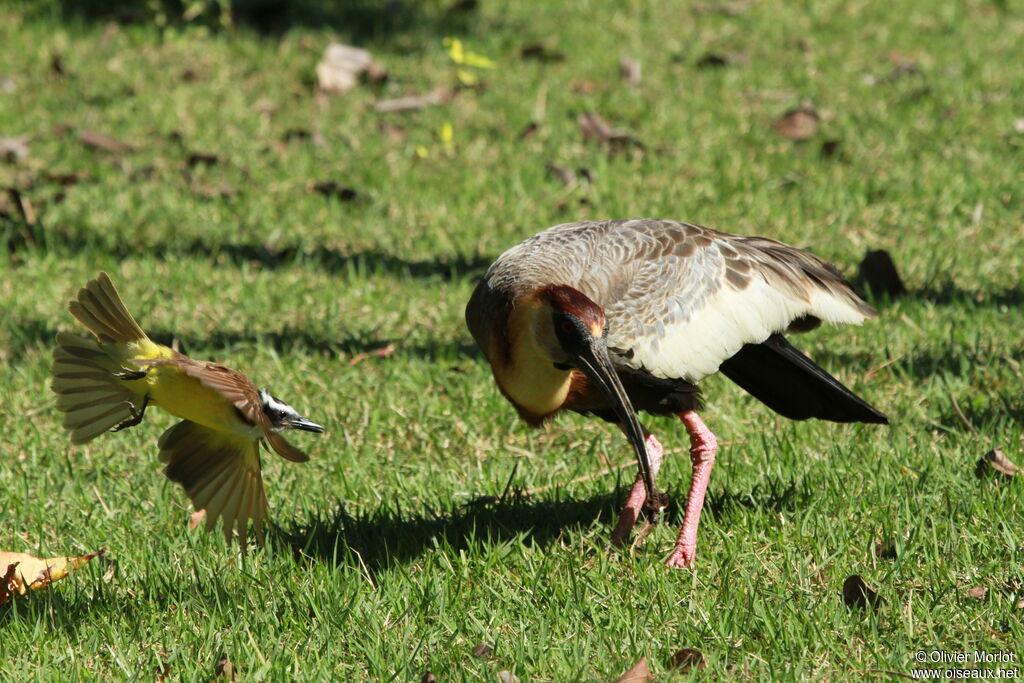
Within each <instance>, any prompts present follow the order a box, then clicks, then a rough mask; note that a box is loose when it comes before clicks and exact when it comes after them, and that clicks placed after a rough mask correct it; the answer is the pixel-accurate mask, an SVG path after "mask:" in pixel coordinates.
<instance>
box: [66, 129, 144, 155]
mask: <svg viewBox="0 0 1024 683" xmlns="http://www.w3.org/2000/svg"><path fill="white" fill-rule="evenodd" d="M78 139H79V140H80V141H81V142H82V144H83V145H85V146H86V147H88V148H89V149H98V150H100V151H103V152H110V153H111V154H126V153H128V152H134V151H135V147H134V146H132V145H129V144H128V143H127V142H122V141H121V140H118V139H117V138H114V137H111V136H110V135H107V134H106V133H97V132H96V131H92V130H83V131H80V132H79V133H78Z"/></svg>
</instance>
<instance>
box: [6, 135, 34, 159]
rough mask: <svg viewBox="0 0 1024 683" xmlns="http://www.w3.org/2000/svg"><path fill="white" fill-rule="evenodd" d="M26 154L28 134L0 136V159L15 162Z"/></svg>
mask: <svg viewBox="0 0 1024 683" xmlns="http://www.w3.org/2000/svg"><path fill="white" fill-rule="evenodd" d="M27 156H28V136H27V135H19V136H17V137H10V138H0V159H3V160H4V161H6V162H8V163H12V164H13V163H16V162H19V161H21V160H22V159H24V158H25V157H27Z"/></svg>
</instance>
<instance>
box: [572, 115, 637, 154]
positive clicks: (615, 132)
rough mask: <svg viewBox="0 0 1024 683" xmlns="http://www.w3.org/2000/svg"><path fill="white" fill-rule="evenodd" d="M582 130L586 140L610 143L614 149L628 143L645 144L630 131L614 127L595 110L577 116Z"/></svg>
mask: <svg viewBox="0 0 1024 683" xmlns="http://www.w3.org/2000/svg"><path fill="white" fill-rule="evenodd" d="M576 122H577V123H578V124H579V127H580V132H581V133H583V139H584V140H595V141H597V142H600V143H602V144H606V145H609V146H610V147H612V148H613V149H616V148H622V147H624V146H625V145H628V144H634V145H637V146H640V147H643V144H642V143H641V142H640V141H639V140H637V139H636V138H635V137H633V136H632V135H630V134H629V133H627V132H625V131H623V130H619V129H617V128H612V127H611V126H610V125H609V124H608V122H607V121H605V120H604V119H603V118H601V115H600V114H598V113H597V112H594V111H588V112H585V113H583V114H580V115H579V116H578V117H577V118H576Z"/></svg>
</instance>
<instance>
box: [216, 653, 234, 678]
mask: <svg viewBox="0 0 1024 683" xmlns="http://www.w3.org/2000/svg"><path fill="white" fill-rule="evenodd" d="M213 675H214V676H217V677H224V678H226V679H227V680H228V681H229V682H230V683H234V681H237V680H238V672H237V671H235V665H234V663H233V662H232V661H231V660H230V659H229V658H228V656H227V654H223V655H221V656H220V659H218V660H217V665H216V666H214V667H213Z"/></svg>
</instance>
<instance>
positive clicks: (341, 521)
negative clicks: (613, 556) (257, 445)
mask: <svg viewBox="0 0 1024 683" xmlns="http://www.w3.org/2000/svg"><path fill="white" fill-rule="evenodd" d="M812 495H813V492H812V491H811V489H810V488H809V486H808V484H807V483H806V480H800V481H795V480H794V481H788V482H783V481H781V480H774V479H771V480H768V481H766V482H764V483H762V484H759V485H758V486H755V487H754V488H753V489H752V490H747V491H739V490H728V489H727V490H725V491H718V492H712V493H710V494H709V496H708V499H707V501H706V502H705V505H704V516H703V519H705V520H707V519H714V520H716V521H718V522H724V521H727V520H728V519H729V518H730V517H731V516H733V515H734V514H736V513H737V512H738V511H742V510H744V509H747V510H770V511H773V512H782V511H787V510H791V509H795V508H797V507H800V506H802V505H804V504H806V502H807V501H808V499H809V498H810V497H811V496H812ZM624 498H625V491H624V490H619V491H616V492H615V493H609V494H601V495H596V496H592V497H590V498H584V499H577V500H564V499H554V500H551V499H539V498H536V497H531V496H528V495H522V494H518V493H512V494H509V495H507V496H504V497H502V498H498V499H494V500H488V501H487V502H485V503H480V504H467V505H463V506H460V507H458V508H456V509H453V510H448V511H443V512H439V513H435V512H418V511H406V510H403V509H402V507H401V506H400V505H399V504H394V505H392V506H385V507H381V508H379V509H377V510H374V511H372V512H368V513H366V514H364V515H352V514H351V513H349V511H348V510H347V509H346V508H345V506H344V505H339V506H338V507H337V508H335V509H334V510H333V511H332V512H330V513H329V514H327V515H321V514H318V513H314V514H313V515H312V516H311V518H310V519H308V520H307V521H304V522H297V523H295V524H293V525H292V526H291V527H290V528H288V529H285V528H282V527H277V526H275V527H273V528H272V529H271V531H270V538H271V542H272V545H274V546H277V547H288V548H290V549H291V552H292V554H293V556H294V557H295V559H296V560H297V561H304V560H307V559H313V560H316V561H321V562H328V563H332V564H335V563H343V564H347V565H362V566H364V567H366V570H367V571H369V572H370V573H371V574H378V573H379V572H381V571H384V570H387V569H389V568H391V567H394V566H396V565H403V564H408V563H410V562H414V561H415V560H416V559H417V558H418V557H420V556H421V555H423V554H424V553H426V552H428V551H429V550H431V549H433V548H443V549H445V550H449V549H450V550H451V551H454V552H459V551H463V550H472V549H473V548H475V547H480V546H482V545H485V544H490V543H495V542H499V543H500V542H505V541H510V540H513V539H517V538H518V539H521V541H522V543H523V544H524V545H526V546H529V547H541V548H543V547H547V546H550V545H553V544H555V543H558V542H559V541H560V540H562V539H564V538H565V536H566V535H571V534H573V533H579V532H585V531H587V530H588V529H590V528H591V527H593V526H594V525H595V524H599V525H603V526H605V527H606V528H607V532H606V533H607V534H611V531H612V528H613V526H614V524H615V521H616V520H617V519H618V511H619V508H620V506H621V502H622V500H624ZM671 499H672V502H671V504H670V505H669V507H668V509H666V511H665V512H664V515H663V518H662V523H663V524H668V525H671V526H673V527H678V526H679V525H680V524H682V521H683V520H682V513H683V510H684V509H685V503H686V494H685V492H684V491H675V492H672V495H671ZM664 550H665V554H666V555H667V554H668V552H669V550H670V548H669V547H666V548H665V549H664Z"/></svg>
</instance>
